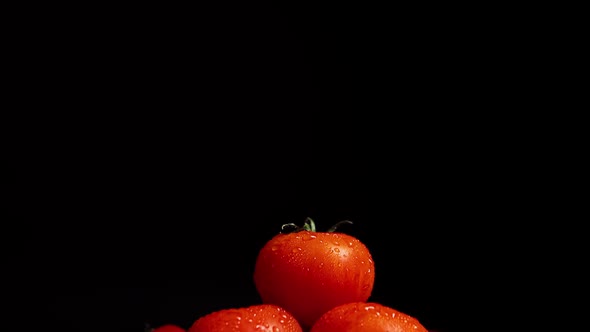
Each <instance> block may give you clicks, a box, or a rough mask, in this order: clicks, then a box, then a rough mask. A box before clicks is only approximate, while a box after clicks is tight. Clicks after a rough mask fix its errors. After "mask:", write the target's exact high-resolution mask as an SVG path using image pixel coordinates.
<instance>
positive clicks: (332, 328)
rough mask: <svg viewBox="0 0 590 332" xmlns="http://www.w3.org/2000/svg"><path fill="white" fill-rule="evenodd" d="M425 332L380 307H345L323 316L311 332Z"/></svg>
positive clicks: (412, 320)
mask: <svg viewBox="0 0 590 332" xmlns="http://www.w3.org/2000/svg"><path fill="white" fill-rule="evenodd" d="M347 331H364V332H428V330H426V328H424V326H422V325H421V324H420V322H419V321H418V320H417V319H416V318H414V317H411V316H409V315H407V314H405V313H403V312H400V311H397V310H395V309H393V308H390V307H386V306H384V305H381V304H379V303H372V302H369V303H364V302H354V303H347V304H344V305H341V306H338V307H335V308H332V309H331V310H329V311H328V312H326V313H325V314H323V315H322V317H320V319H318V320H317V322H315V324H314V325H313V327H312V328H311V330H310V332H347Z"/></svg>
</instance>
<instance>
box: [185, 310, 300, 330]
mask: <svg viewBox="0 0 590 332" xmlns="http://www.w3.org/2000/svg"><path fill="white" fill-rule="evenodd" d="M188 332H303V331H302V329H301V326H300V325H299V323H298V322H297V320H296V319H295V318H294V317H293V316H292V315H291V314H290V313H288V312H287V311H285V309H283V308H280V307H278V306H275V305H267V304H258V305H252V306H249V307H244V308H230V309H222V310H219V311H215V312H212V313H210V314H208V315H205V316H203V317H200V318H199V319H197V320H196V321H195V322H194V323H193V325H192V326H191V327H190V329H189V330H188Z"/></svg>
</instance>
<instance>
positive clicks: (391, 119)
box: [17, 4, 526, 331]
mask: <svg viewBox="0 0 590 332" xmlns="http://www.w3.org/2000/svg"><path fill="white" fill-rule="evenodd" d="M147 7H148V6H144V7H137V8H118V9H115V8H102V9H96V8H95V9H87V8H84V9H83V10H82V9H81V10H80V11H78V12H77V13H78V15H72V16H69V17H68V19H67V20H58V19H55V20H49V22H47V23H46V24H41V26H39V27H36V28H33V29H32V30H31V31H30V33H31V36H32V41H31V44H32V46H33V51H31V52H28V53H27V54H26V57H25V59H29V63H30V67H29V68H30V72H31V77H35V79H34V80H30V81H29V83H30V84H32V85H34V87H35V88H36V91H39V92H38V93H37V94H35V98H32V97H30V98H28V99H27V100H24V101H23V103H25V104H27V105H28V104H29V103H30V104H31V105H33V104H36V105H41V107H45V108H47V109H52V110H53V111H51V112H44V113H42V114H36V115H34V116H33V115H31V116H30V118H28V119H27V121H28V122H27V123H28V125H29V126H30V128H33V129H32V130H31V131H32V132H36V134H35V135H30V136H29V135H23V136H24V137H22V140H23V141H27V142H28V144H29V146H30V149H28V150H26V153H24V154H25V156H23V159H22V161H23V162H22V165H20V166H22V167H21V169H22V170H24V172H25V174H24V176H23V177H22V185H21V188H22V189H24V191H25V193H26V194H27V197H30V199H31V200H30V201H29V202H35V204H28V206H27V207H26V208H25V209H24V210H23V211H25V214H27V216H30V220H31V223H30V224H26V225H24V228H25V229H24V231H26V234H27V237H26V241H25V242H23V243H24V245H23V249H22V251H21V252H22V253H23V254H24V255H26V257H28V260H21V262H22V261H26V262H27V264H26V266H25V268H23V269H22V270H26V271H30V272H27V273H26V274H27V277H29V278H33V277H34V276H36V275H38V276H42V277H41V278H37V279H35V278H33V280H35V281H31V282H28V281H27V282H26V286H23V288H22V290H23V292H26V293H27V294H29V293H28V291H29V290H32V291H33V292H32V293H31V295H30V297H27V298H26V299H31V300H33V301H29V302H27V305H28V306H30V305H31V303H35V304H34V305H33V307H34V310H35V311H37V310H39V311H40V312H41V313H42V315H43V317H45V315H46V317H47V318H48V320H46V322H48V324H46V325H49V326H51V327H59V329H60V330H62V331H63V330H66V331H69V330H71V331H105V330H109V331H140V330H142V329H143V327H144V324H146V323H149V324H151V325H153V326H158V325H161V324H164V323H174V324H178V325H180V326H182V327H185V328H188V327H189V326H190V324H191V323H192V322H193V321H194V320H195V319H196V318H198V317H200V316H201V315H204V314H206V313H209V312H212V311H215V310H219V309H223V308H229V307H238V306H246V305H251V304H256V303H259V298H258V296H257V294H256V291H255V289H254V284H253V281H252V273H253V266H254V262H255V258H256V255H257V253H258V250H259V249H260V248H261V246H262V245H263V244H264V243H265V242H266V241H267V240H268V239H270V238H271V237H272V236H273V235H274V234H276V233H277V232H278V231H279V229H280V226H281V225H282V224H284V223H288V222H295V223H301V222H303V220H304V218H305V217H311V218H313V219H314V220H315V221H316V223H317V224H318V227H319V228H320V229H321V228H324V229H327V228H328V227H329V226H331V225H332V224H334V223H336V222H338V221H340V220H344V219H348V220H352V221H353V222H354V225H350V226H345V227H343V231H345V232H347V233H349V234H352V235H355V236H357V237H358V238H359V239H361V241H363V242H364V243H365V244H366V245H367V246H368V248H369V249H370V250H371V252H372V253H373V256H374V260H375V264H376V271H377V272H376V284H375V288H374V292H373V296H372V298H371V299H372V300H374V301H377V302H381V303H383V304H386V305H389V306H391V307H394V308H397V309H399V310H402V311H405V312H407V313H409V314H411V315H413V316H415V317H417V318H418V319H419V320H420V321H421V322H422V323H423V324H424V325H425V326H426V327H427V328H430V329H437V330H440V331H450V330H451V329H454V328H456V327H457V326H459V325H460V324H461V322H462V320H463V319H465V318H464V316H466V315H467V313H473V312H477V310H478V309H477V307H475V306H474V305H473V303H472V302H471V301H472V300H473V299H474V298H478V297H480V296H483V294H484V293H485V292H487V291H489V290H488V289H487V287H486V286H484V285H483V284H482V282H481V281H479V280H480V277H481V276H483V275H485V276H487V277H489V276H490V275H493V274H494V271H493V269H492V268H491V267H490V266H491V265H488V263H486V264H482V262H483V261H485V260H486V258H487V257H486V255H485V254H483V253H481V252H478V253H477V254H476V253H475V250H476V248H481V247H483V245H482V243H484V242H483V241H484V240H483V238H484V236H482V232H481V229H486V228H488V227H491V225H496V227H497V222H498V220H501V219H502V218H501V217H502V216H505V215H506V213H505V212H506V210H508V209H509V208H510V207H513V206H516V205H518V204H521V203H522V202H520V201H519V192H520V191H521V190H522V187H521V186H524V184H523V183H524V181H526V179H521V180H522V181H523V182H519V183H514V182H513V183H511V184H510V185H508V183H507V179H508V178H509V177H511V176H512V174H513V173H514V172H517V173H520V172H524V171H525V169H521V168H519V167H521V166H519V163H518V159H519V158H521V157H522V154H523V153H526V149H525V148H524V147H523V146H520V145H519V144H522V143H514V140H512V141H511V143H507V137H514V129H517V123H518V122H519V120H520V119H517V118H516V117H511V116H504V117H502V118H501V119H499V118H500V116H499V114H498V112H497V107H498V106H501V105H502V103H503V102H504V101H505V99H503V98H505V94H506V93H507V92H505V91H502V92H498V90H497V89H495V88H494V87H495V83H494V79H496V78H498V77H499V76H501V73H499V72H498V71H501V67H502V66H501V65H500V64H499V61H500V62H501V61H502V60H501V58H502V57H501V54H499V53H498V54H497V53H494V52H498V50H497V49H486V46H485V45H482V44H481V43H479V42H478V41H481V40H482V39H485V40H488V41H489V42H490V43H491V42H493V39H491V38H490V37H489V31H485V29H477V30H474V25H475V23H474V22H470V20H469V19H466V20H462V21H460V23H458V22H459V21H457V20H452V19H450V18H449V17H448V16H441V15H438V14H440V12H438V9H437V8H418V9H412V10H409V9H402V8H399V9H397V10H396V11H393V12H382V11H379V10H377V9H375V10H372V9H367V10H364V11H358V12H357V11H356V10H355V9H354V8H349V9H339V10H336V9H331V10H325V9H319V8H318V9H310V8H306V9H303V8H295V7H292V8H288V7H287V6H284V7H280V8H279V7H273V6H270V5H262V4H259V5H247V6H246V5H242V6H230V5H228V6H226V7H224V8H191V9H188V8H166V9H162V8H158V7H151V8H147ZM39 11H40V12H42V10H41V9H39ZM449 11H450V12H452V9H449ZM98 12H100V13H106V14H104V15H103V14H96V13H98ZM474 21H477V18H476V19H474ZM44 22H46V21H44ZM488 45H489V44H488ZM490 53H493V55H492V56H491V57H492V58H495V56H497V58H495V59H496V60H497V61H492V62H490V61H487V60H489V59H490ZM498 59H499V60H498ZM492 72H494V73H492ZM482 77H483V78H484V79H482ZM508 94H509V92H508ZM490 110H491V111H492V112H490ZM503 121H505V122H503ZM499 123H502V126H501V127H500V126H498V124H499ZM30 128H29V129H30ZM523 151H524V152H523ZM25 157H26V158H25ZM34 220H36V221H34ZM494 223H496V224H494ZM21 264H22V263H21ZM496 277H497V276H496ZM500 277H501V276H500ZM21 281H22V280H21ZM17 291H21V290H20V289H17Z"/></svg>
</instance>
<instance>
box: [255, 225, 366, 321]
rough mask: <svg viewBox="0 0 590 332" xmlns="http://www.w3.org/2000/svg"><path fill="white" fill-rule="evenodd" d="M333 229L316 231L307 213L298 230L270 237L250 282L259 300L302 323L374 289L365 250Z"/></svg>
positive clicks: (364, 295) (358, 241) (356, 241)
mask: <svg viewBox="0 0 590 332" xmlns="http://www.w3.org/2000/svg"><path fill="white" fill-rule="evenodd" d="M288 225H292V224H288ZM285 226H287V225H284V226H283V227H285ZM334 229H335V227H333V228H332V229H331V230H329V231H327V232H316V231H315V225H314V224H313V221H312V220H311V219H309V218H308V219H307V221H306V225H305V226H304V228H303V230H301V229H299V230H297V231H296V232H292V233H288V234H284V233H281V234H278V235H276V236H274V237H273V238H272V239H270V240H269V241H268V242H267V243H266V244H265V245H264V246H263V247H262V249H261V250H260V252H259V254H258V257H257V259H256V265H255V269H254V283H255V286H256V289H257V291H258V294H259V295H260V297H261V299H262V302H263V303H270V304H276V305H278V306H281V307H283V308H285V309H286V310H287V311H289V312H290V313H292V314H293V316H295V318H296V319H297V320H298V321H299V323H300V324H301V325H302V326H303V327H305V328H309V327H311V325H312V324H313V323H314V322H315V321H316V320H317V319H318V318H319V317H320V316H321V315H322V314H323V313H325V312H326V311H328V310H330V309H332V308H333V307H336V306H338V305H341V304H345V303H349V302H359V301H360V302H364V301H367V299H368V298H369V296H370V295H371V292H372V290H373V284H374V281H375V265H374V262H373V260H372V257H371V254H370V252H369V250H368V249H367V247H366V246H365V245H364V244H363V243H362V242H361V241H360V240H359V239H357V238H355V237H353V236H351V235H348V234H344V233H339V232H335V231H334Z"/></svg>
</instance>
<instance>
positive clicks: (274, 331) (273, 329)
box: [272, 326, 281, 332]
mask: <svg viewBox="0 0 590 332" xmlns="http://www.w3.org/2000/svg"><path fill="white" fill-rule="evenodd" d="M279 331H281V329H279V328H278V327H276V326H273V328H272V332H279Z"/></svg>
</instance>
